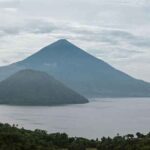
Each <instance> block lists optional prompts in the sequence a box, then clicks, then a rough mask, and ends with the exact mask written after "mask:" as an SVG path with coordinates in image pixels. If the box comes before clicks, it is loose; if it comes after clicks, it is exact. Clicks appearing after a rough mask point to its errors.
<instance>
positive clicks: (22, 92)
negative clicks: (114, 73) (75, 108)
mask: <svg viewBox="0 0 150 150" xmlns="http://www.w3.org/2000/svg"><path fill="white" fill-rule="evenodd" d="M86 102H88V100H87V99H85V98H84V97H82V96H81V95H79V94H77V93H76V92H74V91H72V90H71V89H69V88H68V87H66V86H65V85H63V84H62V83H60V82H59V81H57V80H55V79H54V78H53V77H51V76H49V75H48V74H47V73H44V72H40V71H33V70H23V71H20V72H17V73H16V74H14V75H12V76H11V77H9V78H8V79H6V80H4V81H2V82H0V103H1V104H12V105H61V104H78V103H86Z"/></svg>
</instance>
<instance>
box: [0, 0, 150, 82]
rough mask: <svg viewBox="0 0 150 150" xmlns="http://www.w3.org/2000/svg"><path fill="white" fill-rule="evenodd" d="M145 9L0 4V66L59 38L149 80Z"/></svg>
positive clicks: (116, 4)
mask: <svg viewBox="0 0 150 150" xmlns="http://www.w3.org/2000/svg"><path fill="white" fill-rule="evenodd" d="M149 10H150V2H149V0H134V1H132V0H86V1H85V0H76V1H73V0H61V1H59V0H44V1H43V0H38V1H37V0H0V20H1V24H0V65H1V66H2V65H7V64H10V63H12V62H16V61H18V60H22V59H23V58H25V57H27V56H29V55H31V54H33V53H34V52H36V51H37V50H39V49H40V48H41V47H43V46H45V45H47V44H50V43H52V42H54V41H55V40H58V39H60V38H65V39H68V40H70V41H72V42H73V43H75V44H77V45H79V46H80V47H81V48H83V49H85V50H87V51H88V52H89V53H91V54H93V55H94V56H96V57H99V58H101V59H103V60H105V61H107V62H108V63H110V64H112V65H113V66H115V67H117V68H118V69H121V70H122V71H124V72H126V73H128V74H130V75H132V76H134V77H136V78H140V79H143V80H146V81H150V51H149V48H150V36H149V35H150V30H149V26H150V15H149V14H150V13H149ZM89 41H90V42H89Z"/></svg>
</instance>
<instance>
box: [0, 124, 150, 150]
mask: <svg viewBox="0 0 150 150" xmlns="http://www.w3.org/2000/svg"><path fill="white" fill-rule="evenodd" d="M0 150H150V133H148V134H147V135H143V134H141V133H137V134H136V136H134V135H132V134H128V135H126V136H119V135H117V136H116V137H114V138H110V137H107V138H105V137H103V138H101V139H100V140H98V139H96V140H88V139H85V138H76V137H68V135H67V134H65V133H62V134H61V133H55V134H48V133H47V132H46V131H44V130H38V129H36V130H34V131H31V130H26V129H24V128H21V129H19V128H18V127H17V126H15V125H12V126H11V125H9V124H1V123H0Z"/></svg>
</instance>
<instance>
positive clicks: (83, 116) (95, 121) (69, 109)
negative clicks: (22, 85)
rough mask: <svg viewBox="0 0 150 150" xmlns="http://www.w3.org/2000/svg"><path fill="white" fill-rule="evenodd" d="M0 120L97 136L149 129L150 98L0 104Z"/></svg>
mask: <svg viewBox="0 0 150 150" xmlns="http://www.w3.org/2000/svg"><path fill="white" fill-rule="evenodd" d="M0 122H3V123H11V124H13V123H14V124H18V125H19V127H24V128H27V129H35V128H39V129H44V130H47V131H48V132H49V133H53V132H66V133H67V134H69V135H70V136H82V137H86V138H97V137H99V138H100V137H102V136H115V135H116V134H117V133H120V134H121V135H124V134H127V133H136V132H142V133H148V132H150V98H127V99H126V98H123V99H120V98H118V99H96V100H94V101H93V102H90V103H88V104H81V105H66V106H58V107H56V106H55V107H28V106H25V107H24V106H7V105H0Z"/></svg>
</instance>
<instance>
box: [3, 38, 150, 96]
mask: <svg viewBox="0 0 150 150" xmlns="http://www.w3.org/2000/svg"><path fill="white" fill-rule="evenodd" d="M12 67H13V68H15V69H14V72H15V71H16V70H20V69H21V68H23V69H24V68H29V69H36V70H41V71H44V72H47V73H48V74H51V75H53V76H54V77H55V78H56V79H58V80H60V81H61V82H63V83H64V84H66V85H67V86H68V87H70V88H72V89H73V90H75V91H77V92H79V93H80V94H82V95H84V96H86V97H149V96H150V83H146V82H144V81H141V80H137V79H134V78H133V77H131V76H129V75H127V74H125V73H123V72H121V71H119V70H117V69H115V68H113V67H112V66H110V65H109V64H107V63H105V62H104V61H102V60H100V59H97V58H96V57H93V56H92V55H90V54H88V53H86V52H85V51H83V50H82V49H80V48H78V47H77V46H75V45H73V44H72V43H70V42H68V41H67V40H64V39H62V40H59V41H57V42H55V43H53V44H51V45H48V46H47V47H44V48H43V49H41V50H40V51H39V52H37V53H35V54H33V55H32V56H30V57H28V58H26V59H25V60H23V61H20V62H18V63H15V64H13V65H10V66H8V67H4V68H2V69H0V77H1V79H4V78H5V76H9V75H10V74H11V73H12V72H10V71H12V70H13V69H11V68H12Z"/></svg>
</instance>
